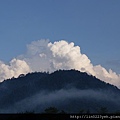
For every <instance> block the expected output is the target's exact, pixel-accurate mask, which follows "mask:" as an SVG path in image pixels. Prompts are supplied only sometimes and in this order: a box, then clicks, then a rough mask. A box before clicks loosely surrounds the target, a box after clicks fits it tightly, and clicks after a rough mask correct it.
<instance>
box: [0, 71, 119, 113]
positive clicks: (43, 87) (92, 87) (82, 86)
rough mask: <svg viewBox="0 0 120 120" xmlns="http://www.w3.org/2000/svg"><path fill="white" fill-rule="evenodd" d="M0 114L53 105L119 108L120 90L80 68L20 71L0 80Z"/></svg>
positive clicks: (74, 108)
mask: <svg viewBox="0 0 120 120" xmlns="http://www.w3.org/2000/svg"><path fill="white" fill-rule="evenodd" d="M0 91H1V92H0V113H20V112H24V111H35V112H36V113H40V112H43V111H44V110H45V109H46V108H47V107H50V106H54V107H56V108H58V109H59V110H64V111H66V112H68V113H79V112H80V111H81V110H89V111H90V112H91V113H97V112H98V111H99V109H100V108H106V109H107V110H108V111H109V112H110V113H113V112H116V111H118V110H120V103H119V100H120V90H119V89H118V88H117V87H116V86H113V85H111V84H108V83H105V82H103V81H101V80H99V79H97V78H96V77H94V76H92V75H88V74H87V73H83V72H80V71H77V70H58V71H55V72H53V73H51V74H49V73H45V72H44V73H42V72H35V73H28V74H27V75H23V74H21V75H20V76H19V77H18V78H12V79H8V80H5V81H4V82H2V83H0Z"/></svg>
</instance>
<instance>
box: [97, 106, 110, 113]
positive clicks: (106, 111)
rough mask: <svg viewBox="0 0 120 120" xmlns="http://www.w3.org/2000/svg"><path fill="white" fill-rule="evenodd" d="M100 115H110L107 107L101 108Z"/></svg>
mask: <svg viewBox="0 0 120 120" xmlns="http://www.w3.org/2000/svg"><path fill="white" fill-rule="evenodd" d="M98 113H99V114H106V113H108V110H107V108H106V107H101V108H100V109H99V110H98Z"/></svg>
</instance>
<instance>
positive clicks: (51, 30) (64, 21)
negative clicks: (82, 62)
mask: <svg viewBox="0 0 120 120" xmlns="http://www.w3.org/2000/svg"><path fill="white" fill-rule="evenodd" d="M119 21H120V1H119V0H0V61H3V62H4V63H9V61H11V60H12V59H13V58H16V57H17V56H19V55H21V54H24V53H25V51H26V49H27V48H26V46H27V45H28V44H30V43H31V42H32V41H36V40H40V39H49V40H50V42H52V43H53V42H55V41H59V40H66V41H67V42H69V43H70V42H74V44H75V45H76V46H80V49H81V52H82V53H84V54H86V55H87V56H88V58H89V59H90V60H91V62H92V64H93V65H97V64H100V65H102V66H103V67H105V68H106V69H107V70H108V69H112V70H113V71H115V72H116V73H118V74H119V73H120V52H119V45H120V40H119V39H120V34H119V33H120V23H119Z"/></svg>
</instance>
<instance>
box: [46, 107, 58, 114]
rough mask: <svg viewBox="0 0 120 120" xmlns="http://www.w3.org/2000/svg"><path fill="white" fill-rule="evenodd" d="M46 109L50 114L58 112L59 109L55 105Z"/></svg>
mask: <svg viewBox="0 0 120 120" xmlns="http://www.w3.org/2000/svg"><path fill="white" fill-rule="evenodd" d="M44 111H45V113H48V114H57V113H58V111H59V110H58V109H57V108H55V107H49V108H46V109H45V110H44Z"/></svg>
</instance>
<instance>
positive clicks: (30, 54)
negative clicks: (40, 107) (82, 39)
mask: <svg viewBox="0 0 120 120" xmlns="http://www.w3.org/2000/svg"><path fill="white" fill-rule="evenodd" d="M58 69H65V70H69V69H76V70H79V71H81V72H87V73H88V74H91V75H93V76H96V77H97V78H99V79H101V80H103V81H105V82H107V83H110V84H113V85H116V86H118V87H119V88H120V74H116V73H115V72H113V71H112V70H111V69H110V70H109V71H107V70H106V69H105V68H104V67H102V66H101V65H96V66H94V65H93V64H92V63H91V61H90V59H89V58H88V57H87V56H86V55H85V54H82V53H81V51H80V47H79V46H75V45H74V43H73V42H71V43H68V42H66V41H65V40H61V41H57V42H54V43H51V42H49V40H38V41H33V42H32V43H31V44H29V45H27V52H26V53H25V54H23V55H20V56H18V57H17V59H13V60H12V61H10V64H9V65H6V64H4V63H3V62H0V81H3V80H4V79H7V78H11V77H13V76H14V77H18V76H19V74H26V73H28V72H31V71H32V72H34V71H49V72H53V71H55V70H58Z"/></svg>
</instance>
